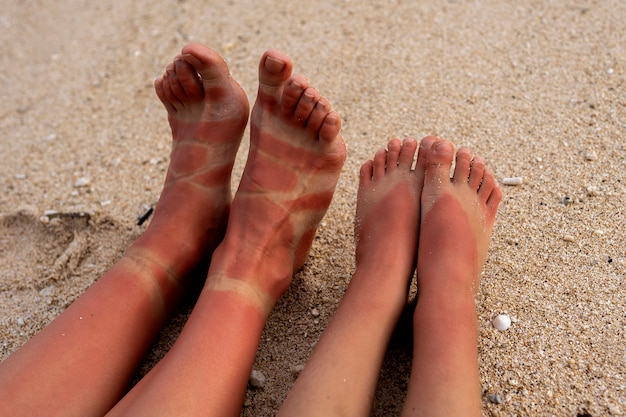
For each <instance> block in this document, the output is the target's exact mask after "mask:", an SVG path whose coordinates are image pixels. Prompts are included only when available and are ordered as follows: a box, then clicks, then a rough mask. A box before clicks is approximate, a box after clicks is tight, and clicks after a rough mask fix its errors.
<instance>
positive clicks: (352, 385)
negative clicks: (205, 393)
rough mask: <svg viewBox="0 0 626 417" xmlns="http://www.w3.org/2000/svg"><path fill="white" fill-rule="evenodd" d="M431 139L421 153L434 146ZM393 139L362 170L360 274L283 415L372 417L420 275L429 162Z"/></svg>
mask: <svg viewBox="0 0 626 417" xmlns="http://www.w3.org/2000/svg"><path fill="white" fill-rule="evenodd" d="M432 140H433V139H431V138H427V139H424V140H423V141H422V146H425V145H428V146H427V148H428V147H429V146H430V143H432ZM416 148H417V142H416V140H415V139H412V138H408V139H405V140H404V142H403V143H401V142H400V140H398V139H392V140H391V141H390V142H389V144H388V150H387V151H385V150H384V149H381V150H379V151H378V152H377V153H376V154H375V156H374V160H373V161H368V162H366V163H365V164H363V166H362V167H361V175H360V185H359V193H358V197H357V215H356V223H355V237H356V245H357V248H356V271H355V273H354V275H353V277H352V280H351V281H350V285H349V286H348V289H347V291H346V294H345V295H344V297H343V299H342V301H341V304H340V305H339V308H338V310H337V312H336V314H335V316H334V317H333V319H332V321H331V322H330V324H329V326H328V328H327V329H326V331H325V332H324V334H323V336H322V338H321V339H320V341H319V342H318V344H317V345H316V347H315V350H314V351H313V354H312V356H311V359H310V360H309V362H308V363H307V365H306V367H305V369H304V370H303V371H302V374H301V375H300V377H299V378H298V380H297V381H296V383H295V385H294V387H293V389H292V390H291V392H290V393H289V395H288V396H287V399H286V401H285V403H284V404H283V407H282V408H281V410H280V413H279V415H280V416H298V417H300V416H366V415H369V414H370V411H371V405H372V399H373V396H374V391H375V388H376V382H377V381H378V374H379V372H380V367H381V364H382V361H383V357H384V354H385V350H386V348H387V345H388V343H389V339H390V338H391V334H392V332H393V329H394V327H395V325H396V322H397V320H398V318H399V317H400V314H401V312H402V309H403V307H404V306H405V305H406V302H407V290H408V285H409V280H410V279H411V277H412V275H413V271H414V269H415V257H416V255H417V239H418V229H419V220H420V213H419V211H420V194H421V191H422V184H423V181H424V180H423V178H424V163H425V158H424V157H423V152H422V150H420V152H419V156H418V161H417V168H416V169H415V170H412V165H413V157H414V156H415V150H416Z"/></svg>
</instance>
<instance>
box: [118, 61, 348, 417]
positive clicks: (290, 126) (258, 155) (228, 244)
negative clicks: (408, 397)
mask: <svg viewBox="0 0 626 417" xmlns="http://www.w3.org/2000/svg"><path fill="white" fill-rule="evenodd" d="M291 68H292V65H291V62H290V61H289V59H288V58H287V57H286V56H285V55H284V54H282V53H280V52H278V51H269V52H267V53H266V54H265V55H264V56H263V58H262V59H261V63H260V67H259V79H260V85H259V93H258V98H257V101H256V104H255V106H254V110H253V112H252V119H251V145H250V154H249V156H248V161H247V164H246V168H245V170H244V174H243V178H242V181H241V184H240V186H239V190H238V191H237V194H236V196H235V199H234V200H233V204H232V209H231V215H230V219H229V222H228V229H227V231H226V236H225V238H224V241H223V242H222V244H221V245H220V246H219V247H218V249H217V250H216V251H215V254H214V256H213V260H212V263H211V267H210V270H209V274H208V277H207V282H206V284H205V287H204V290H203V292H202V294H201V295H200V298H199V300H198V302H197V304H196V306H195V308H194V310H193V312H192V314H191V316H190V318H189V320H188V322H187V324H186V325H185V327H184V328H183V331H182V333H181V335H180V336H179V338H178V340H177V341H176V343H175V344H174V346H173V347H172V349H171V350H170V352H169V353H168V354H167V355H166V356H165V358H164V359H163V360H162V361H161V362H160V363H159V364H158V365H157V366H156V367H155V368H154V369H153V370H152V371H151V372H150V373H149V374H148V375H147V376H146V377H145V378H144V379H143V380H142V381H140V383H139V384H138V385H137V386H136V387H135V388H134V389H133V390H132V391H131V392H130V393H129V394H128V395H127V396H126V397H125V398H124V399H123V400H122V401H121V402H120V403H119V404H118V405H117V406H116V408H114V409H113V410H112V411H111V413H110V414H111V415H132V416H142V415H145V416H151V417H154V416H161V415H171V416H195V415H203V416H204V415H211V416H239V414H240V412H241V407H242V403H243V397H244V394H245V390H246V386H247V382H248V378H249V376H250V371H251V369H252V364H253V362H254V359H255V355H256V351H257V348H258V343H259V339H260V336H261V332H262V330H263V327H264V325H265V321H266V319H267V317H268V315H269V313H270V311H271V310H272V308H273V306H274V304H275V302H276V301H277V299H278V298H279V297H280V296H281V295H282V293H283V292H284V291H285V290H286V289H287V287H288V285H289V283H290V282H291V277H292V274H293V271H294V269H296V268H299V267H300V266H301V265H302V264H303V263H304V261H305V259H306V256H307V253H308V251H309V248H310V245H311V241H312V239H313V237H314V234H315V230H316V228H317V225H318V223H319V221H320V220H321V218H322V216H323V215H324V213H325V212H326V209H327V208H328V205H329V203H330V201H331V198H332V195H333V193H334V189H335V185H336V182H337V178H338V176H339V173H340V171H341V167H342V165H343V162H344V160H345V145H344V143H343V141H342V139H341V136H339V129H340V120H339V117H338V115H336V114H335V113H333V112H331V111H330V106H329V105H328V102H327V101H326V100H325V99H323V98H321V97H320V96H319V93H318V92H317V91H316V90H315V89H313V88H310V87H308V83H307V81H306V79H304V77H302V76H293V77H290V74H291Z"/></svg>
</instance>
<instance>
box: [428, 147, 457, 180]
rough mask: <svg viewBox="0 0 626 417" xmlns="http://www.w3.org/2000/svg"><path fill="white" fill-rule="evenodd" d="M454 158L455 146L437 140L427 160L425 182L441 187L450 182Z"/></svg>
mask: <svg viewBox="0 0 626 417" xmlns="http://www.w3.org/2000/svg"><path fill="white" fill-rule="evenodd" d="M453 157H454V146H453V145H452V143H450V142H449V141H447V140H443V139H439V140H436V141H435V142H434V143H433V145H432V148H431V149H430V152H429V153H428V159H427V160H426V171H425V174H424V182H425V183H428V184H432V185H435V186H437V187H438V186H439V185H440V184H445V183H446V182H449V181H450V168H451V167H452V158H453Z"/></svg>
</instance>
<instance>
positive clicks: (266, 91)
mask: <svg viewBox="0 0 626 417" xmlns="http://www.w3.org/2000/svg"><path fill="white" fill-rule="evenodd" d="M292 69H293V64H292V63H291V59H289V57H288V56H287V55H286V54H284V53H283V52H281V51H277V50H274V49H272V50H269V51H267V52H265V53H264V54H263V57H262V58H261V61H260V62H259V96H258V99H260V100H265V101H268V102H271V103H272V104H274V103H278V102H279V101H280V98H281V95H282V93H283V89H284V85H285V83H286V81H287V79H288V78H289V77H290V76H291V71H292Z"/></svg>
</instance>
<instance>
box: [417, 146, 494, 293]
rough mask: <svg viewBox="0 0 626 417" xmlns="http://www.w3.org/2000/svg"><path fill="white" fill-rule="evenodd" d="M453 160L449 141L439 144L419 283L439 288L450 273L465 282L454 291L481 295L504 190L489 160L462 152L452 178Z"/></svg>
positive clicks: (427, 192)
mask: <svg viewBox="0 0 626 417" xmlns="http://www.w3.org/2000/svg"><path fill="white" fill-rule="evenodd" d="M453 157H454V146H453V145H452V144H451V143H450V142H448V141H445V140H437V141H435V142H434V143H433V144H432V147H431V149H430V151H429V152H428V155H427V156H426V159H427V161H426V170H425V178H424V189H423V191H422V224H421V231H420V241H419V254H418V258H419V263H418V284H419V286H420V290H421V289H422V287H426V286H429V285H430V284H434V283H436V282H435V281H437V280H434V279H432V278H431V277H439V276H441V275H442V274H441V272H442V271H446V272H448V273H447V274H446V275H448V276H459V277H464V279H465V282H462V283H456V284H460V285H458V286H456V285H455V286H454V288H457V289H458V290H462V291H470V292H471V294H474V295H475V293H476V291H477V290H478V280H479V278H480V273H481V270H482V267H483V264H484V263H485V259H486V257H487V248H488V246H489V240H490V239H491V230H492V229H493V224H494V221H495V218H496V212H497V210H498V205H499V204H500V200H501V199H502V190H501V189H500V187H499V186H498V184H497V183H496V181H495V180H494V178H493V175H492V174H491V172H490V171H489V170H487V169H485V161H484V160H483V159H482V158H480V157H478V156H476V157H473V158H472V153H471V151H470V150H469V149H467V148H460V149H459V150H458V151H457V153H456V167H455V169H454V175H453V177H452V178H450V169H451V166H452V160H453ZM457 271H458V272H460V273H459V274H450V272H457Z"/></svg>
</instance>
